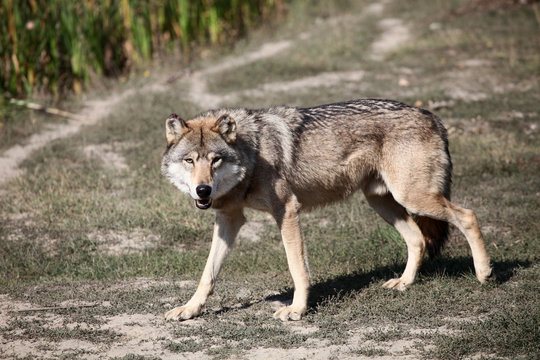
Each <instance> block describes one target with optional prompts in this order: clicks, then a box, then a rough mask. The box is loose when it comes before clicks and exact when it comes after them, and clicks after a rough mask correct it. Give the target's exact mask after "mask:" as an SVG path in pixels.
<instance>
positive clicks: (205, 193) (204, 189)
mask: <svg viewBox="0 0 540 360" xmlns="http://www.w3.org/2000/svg"><path fill="white" fill-rule="evenodd" d="M195 192H196V193H197V195H198V196H199V197H200V200H195V206H196V207H197V208H199V209H201V210H206V209H208V208H210V206H212V199H211V198H210V194H212V187H211V186H209V185H198V186H197V187H196V188H195Z"/></svg>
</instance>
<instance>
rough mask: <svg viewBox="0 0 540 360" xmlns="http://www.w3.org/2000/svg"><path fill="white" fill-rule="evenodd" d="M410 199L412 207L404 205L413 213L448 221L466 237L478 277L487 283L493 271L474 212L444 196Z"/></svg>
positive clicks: (421, 196)
mask: <svg viewBox="0 0 540 360" xmlns="http://www.w3.org/2000/svg"><path fill="white" fill-rule="evenodd" d="M408 198H409V199H415V200H414V203H413V204H410V205H411V206H409V204H406V203H405V204H404V205H405V206H406V207H407V209H409V210H410V211H411V212H413V213H415V214H419V215H423V216H429V217H432V218H435V219H439V220H444V221H447V222H449V223H451V224H452V225H454V226H456V227H457V228H458V229H459V230H460V231H461V232H462V233H463V234H464V235H465V237H466V238H467V242H468V243H469V246H470V248H471V253H472V257H473V262H474V269H475V272H476V277H477V279H478V281H480V282H481V283H484V282H486V281H487V279H488V278H489V277H490V276H491V273H492V269H491V265H490V260H489V257H488V255H487V252H486V248H485V246H484V239H483V237H482V233H481V232H480V227H479V226H478V219H477V218H476V214H475V213H474V211H472V210H469V209H464V208H462V207H459V206H457V205H456V204H454V203H452V202H451V201H450V200H448V199H446V198H445V197H444V196H442V195H432V196H430V195H426V194H419V195H418V196H415V195H414V193H412V194H410V196H409V197H408Z"/></svg>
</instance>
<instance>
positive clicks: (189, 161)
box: [184, 158, 193, 164]
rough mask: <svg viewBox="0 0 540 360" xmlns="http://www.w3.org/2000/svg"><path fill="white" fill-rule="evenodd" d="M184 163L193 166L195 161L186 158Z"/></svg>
mask: <svg viewBox="0 0 540 360" xmlns="http://www.w3.org/2000/svg"><path fill="white" fill-rule="evenodd" d="M184 161H185V162H186V163H188V164H193V159H191V158H185V159H184Z"/></svg>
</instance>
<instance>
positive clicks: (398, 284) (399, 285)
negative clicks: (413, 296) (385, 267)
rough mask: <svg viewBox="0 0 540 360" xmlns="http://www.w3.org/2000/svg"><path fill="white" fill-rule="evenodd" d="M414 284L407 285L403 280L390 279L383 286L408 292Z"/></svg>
mask: <svg viewBox="0 0 540 360" xmlns="http://www.w3.org/2000/svg"><path fill="white" fill-rule="evenodd" d="M411 284H412V283H407V282H405V281H404V280H403V279H401V278H395V279H390V280H388V281H387V282H385V283H384V284H383V287H385V288H388V289H396V290H399V291H404V290H407V288H408V287H409V286H410V285H411Z"/></svg>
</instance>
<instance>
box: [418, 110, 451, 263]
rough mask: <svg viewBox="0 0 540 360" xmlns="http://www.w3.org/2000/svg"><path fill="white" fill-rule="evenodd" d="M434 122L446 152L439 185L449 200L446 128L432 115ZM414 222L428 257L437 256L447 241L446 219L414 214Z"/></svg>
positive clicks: (448, 228) (449, 162) (448, 160)
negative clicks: (442, 174)
mask: <svg viewBox="0 0 540 360" xmlns="http://www.w3.org/2000/svg"><path fill="white" fill-rule="evenodd" d="M434 120H435V124H436V125H437V128H438V130H439V134H440V136H441V139H442V140H443V142H444V151H445V153H446V162H445V164H444V178H443V181H442V184H440V187H441V189H440V190H441V193H442V195H443V196H444V197H445V198H446V199H448V200H450V195H451V186H452V160H451V158H450V151H449V150H448V135H447V133H446V128H445V127H444V125H443V124H442V122H441V120H440V119H439V118H438V117H436V116H434ZM415 220H416V223H417V224H418V227H419V228H420V230H421V231H422V235H424V239H425V241H426V248H427V251H428V254H429V258H430V259H434V258H435V257H437V256H438V255H439V254H440V253H441V250H442V249H443V247H444V245H445V244H446V242H447V241H448V233H449V231H450V227H449V225H448V223H447V222H446V221H442V220H437V219H432V218H429V217H426V216H420V215H418V216H416V217H415Z"/></svg>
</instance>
